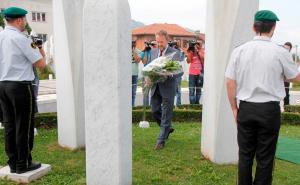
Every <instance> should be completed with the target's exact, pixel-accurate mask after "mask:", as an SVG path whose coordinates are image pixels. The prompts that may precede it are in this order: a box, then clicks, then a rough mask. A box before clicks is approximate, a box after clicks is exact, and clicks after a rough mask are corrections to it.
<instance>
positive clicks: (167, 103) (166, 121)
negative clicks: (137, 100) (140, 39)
mask: <svg viewBox="0 0 300 185" xmlns="http://www.w3.org/2000/svg"><path fill="white" fill-rule="evenodd" d="M155 36H156V41H157V44H158V48H155V49H152V50H151V61H153V60H154V59H156V58H158V57H160V56H166V55H170V54H173V53H174V56H173V60H177V61H179V59H180V58H179V57H180V56H179V52H178V51H177V50H176V49H174V48H171V47H169V46H168V33H167V32H166V31H164V30H161V31H159V32H158V33H156V35H155ZM179 75H181V74H179ZM176 78H177V76H169V77H168V78H167V80H166V81H164V82H159V83H155V84H154V85H153V86H152V89H151V108H152V114H153V117H154V119H155V120H156V122H157V123H158V125H159V126H160V133H159V136H158V138H157V143H156V145H155V149H156V150H160V149H162V148H164V146H165V140H166V139H168V137H169V134H170V133H172V132H173V131H174V129H173V128H172V114H173V104H174V97H175V90H176V89H175V88H176Z"/></svg>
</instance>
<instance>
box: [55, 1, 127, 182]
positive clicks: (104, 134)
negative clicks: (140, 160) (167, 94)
mask: <svg viewBox="0 0 300 185" xmlns="http://www.w3.org/2000/svg"><path fill="white" fill-rule="evenodd" d="M130 23H131V19H130V11H129V5H128V1H127V0H85V3H84V15H83V33H84V34H83V48H84V94H85V127H86V172H87V184H89V185H102V184H103V185H108V184H109V185H130V184H131V181H132V180H131V178H132V177H131V176H132V175H131V169H132V166H131V165H132V131H131V127H132V126H131V50H130V48H131V28H130ZM57 66H58V63H57Z"/></svg>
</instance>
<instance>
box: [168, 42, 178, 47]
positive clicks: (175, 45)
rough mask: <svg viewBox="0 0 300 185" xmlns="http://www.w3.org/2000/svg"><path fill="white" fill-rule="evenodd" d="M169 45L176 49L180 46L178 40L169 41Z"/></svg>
mask: <svg viewBox="0 0 300 185" xmlns="http://www.w3.org/2000/svg"><path fill="white" fill-rule="evenodd" d="M168 45H169V46H170V47H171V48H175V49H178V48H179V46H178V43H177V42H176V41H169V42H168Z"/></svg>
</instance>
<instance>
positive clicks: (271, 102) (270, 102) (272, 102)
mask: <svg viewBox="0 0 300 185" xmlns="http://www.w3.org/2000/svg"><path fill="white" fill-rule="evenodd" d="M240 103H251V104H280V102H279V101H267V102H249V101H243V100H240Z"/></svg>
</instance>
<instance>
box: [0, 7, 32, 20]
mask: <svg viewBox="0 0 300 185" xmlns="http://www.w3.org/2000/svg"><path fill="white" fill-rule="evenodd" d="M27 13H28V12H27V11H26V10H24V9H22V8H18V7H9V8H6V9H5V10H4V11H3V12H2V14H3V15H4V17H8V18H20V17H24V16H25V15H26V14H27Z"/></svg>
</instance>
